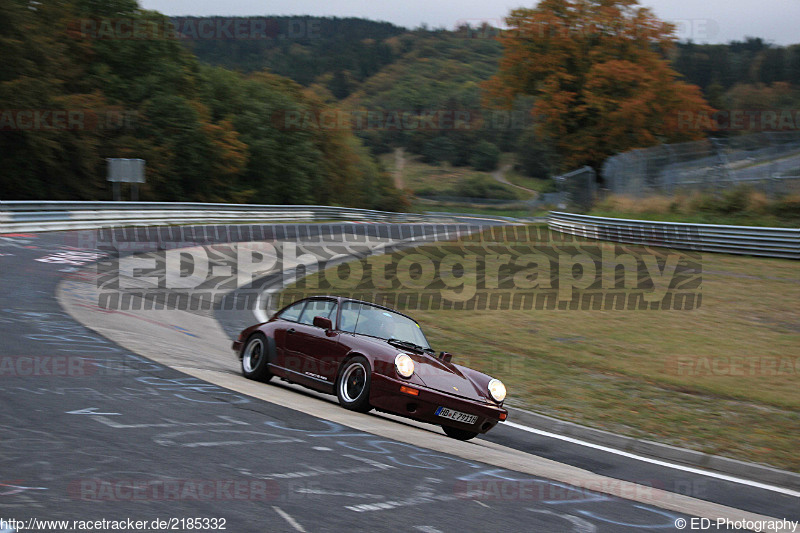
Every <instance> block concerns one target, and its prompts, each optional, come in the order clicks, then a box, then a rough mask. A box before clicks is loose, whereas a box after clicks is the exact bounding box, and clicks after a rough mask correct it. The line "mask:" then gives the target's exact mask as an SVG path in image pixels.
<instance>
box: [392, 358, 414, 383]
mask: <svg viewBox="0 0 800 533" xmlns="http://www.w3.org/2000/svg"><path fill="white" fill-rule="evenodd" d="M394 367H395V369H397V373H398V374H400V375H401V376H403V377H404V378H410V377H411V375H412V374H413V373H414V361H413V360H412V359H411V358H410V357H409V356H408V355H407V354H404V353H399V354H397V357H395V358H394Z"/></svg>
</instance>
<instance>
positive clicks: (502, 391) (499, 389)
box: [489, 379, 506, 403]
mask: <svg viewBox="0 0 800 533" xmlns="http://www.w3.org/2000/svg"><path fill="white" fill-rule="evenodd" d="M489 395H490V396H491V397H492V399H493V400H494V401H496V402H497V403H500V402H502V401H503V400H505V399H506V386H505V385H503V382H502V381H500V380H499V379H493V380H492V381H490V382H489Z"/></svg>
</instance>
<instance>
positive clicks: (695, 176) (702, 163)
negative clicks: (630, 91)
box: [602, 131, 800, 197]
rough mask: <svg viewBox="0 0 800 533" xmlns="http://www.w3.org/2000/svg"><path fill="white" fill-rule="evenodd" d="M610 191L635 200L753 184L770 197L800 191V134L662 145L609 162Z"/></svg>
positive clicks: (607, 180)
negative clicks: (635, 197)
mask: <svg viewBox="0 0 800 533" xmlns="http://www.w3.org/2000/svg"><path fill="white" fill-rule="evenodd" d="M602 176H603V182H604V187H605V188H606V189H607V190H608V191H609V192H611V193H615V194H625V195H630V196H638V197H641V196H646V195H648V194H674V193H677V192H680V191H684V190H687V191H688V190H702V191H709V192H716V191H721V190H724V189H727V188H730V187H732V186H736V185H741V184H750V185H751V186H753V188H755V189H758V190H761V191H763V192H764V193H766V194H768V195H770V196H780V195H784V194H787V193H790V192H800V132H795V131H793V132H772V133H770V132H764V133H757V134H751V135H740V136H736V137H728V138H710V139H705V140H702V141H694V142H687V143H680V144H662V145H660V146H654V147H652V148H643V149H639V150H632V151H630V152H625V153H623V154H619V155H616V156H614V157H611V158H609V159H608V160H606V162H605V164H604V165H603V169H602Z"/></svg>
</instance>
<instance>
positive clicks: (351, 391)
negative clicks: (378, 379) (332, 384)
mask: <svg viewBox="0 0 800 533" xmlns="http://www.w3.org/2000/svg"><path fill="white" fill-rule="evenodd" d="M371 382H372V379H371V373H370V369H369V362H368V361H367V360H366V359H364V358H363V357H354V358H352V359H350V360H349V361H347V362H346V363H345V364H344V367H342V370H341V372H339V379H338V380H337V382H336V396H337V397H338V398H339V404H340V405H341V406H342V407H344V408H345V409H350V410H351V411H358V412H361V413H366V412H367V411H369V410H370V409H372V406H371V405H370V404H369V387H370V384H371Z"/></svg>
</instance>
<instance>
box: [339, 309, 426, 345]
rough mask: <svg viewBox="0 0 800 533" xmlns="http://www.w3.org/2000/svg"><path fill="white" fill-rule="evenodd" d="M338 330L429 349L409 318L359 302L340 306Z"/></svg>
mask: <svg viewBox="0 0 800 533" xmlns="http://www.w3.org/2000/svg"><path fill="white" fill-rule="evenodd" d="M340 329H341V330H342V331H347V332H350V333H357V334H360V335H369V336H370V337H378V338H379V339H386V340H389V339H393V340H396V341H401V342H405V343H411V344H413V345H415V346H418V347H419V348H421V349H423V350H430V349H431V347H430V344H428V340H427V339H426V338H425V335H424V334H423V333H422V328H420V326H419V324H417V323H416V322H414V321H413V320H411V319H410V318H408V317H405V316H403V315H401V314H399V313H395V312H393V311H389V310H388V309H382V308H380V307H375V306H372V305H369V304H363V303H360V302H345V303H344V304H343V305H342V318H341V327H340Z"/></svg>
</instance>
